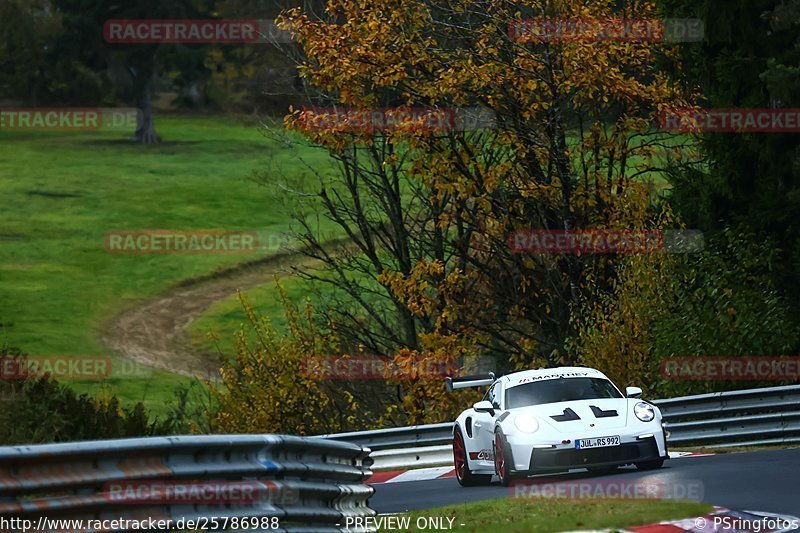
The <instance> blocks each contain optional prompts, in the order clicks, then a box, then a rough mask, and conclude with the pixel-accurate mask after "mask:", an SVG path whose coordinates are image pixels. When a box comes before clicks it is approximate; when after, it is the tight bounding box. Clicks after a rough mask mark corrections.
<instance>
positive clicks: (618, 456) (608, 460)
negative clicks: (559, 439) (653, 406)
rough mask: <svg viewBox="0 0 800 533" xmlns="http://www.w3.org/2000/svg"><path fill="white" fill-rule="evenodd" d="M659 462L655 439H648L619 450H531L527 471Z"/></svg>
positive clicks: (618, 448) (609, 448) (625, 445)
mask: <svg viewBox="0 0 800 533" xmlns="http://www.w3.org/2000/svg"><path fill="white" fill-rule="evenodd" d="M660 458H661V455H660V454H659V451H658V445H657V444H656V439H655V437H648V438H645V439H642V440H638V441H635V442H628V443H624V444H620V445H619V446H608V447H605V448H589V449H587V450H576V449H575V448H569V449H534V450H533V451H532V452H531V456H530V461H529V463H528V470H529V471H530V472H546V471H554V470H556V471H557V470H566V469H570V468H589V467H604V466H617V465H625V464H631V463H640V462H645V461H655V460H658V459H660Z"/></svg>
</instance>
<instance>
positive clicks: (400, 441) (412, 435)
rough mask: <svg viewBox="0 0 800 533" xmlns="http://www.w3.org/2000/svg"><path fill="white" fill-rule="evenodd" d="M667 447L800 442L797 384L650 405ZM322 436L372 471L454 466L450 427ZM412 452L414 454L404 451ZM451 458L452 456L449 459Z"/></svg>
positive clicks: (712, 394)
mask: <svg viewBox="0 0 800 533" xmlns="http://www.w3.org/2000/svg"><path fill="white" fill-rule="evenodd" d="M652 403H653V404H655V405H657V406H658V407H659V409H660V410H661V413H662V415H663V418H664V423H665V426H666V428H667V431H668V432H669V437H668V439H667V442H668V444H669V445H670V446H685V445H702V446H705V447H720V448H721V447H729V446H751V445H764V444H782V443H794V442H800V385H791V386H786V387H768V388H761V389H749V390H740V391H730V392H715V393H711V394H699V395H695V396H684V397H681V398H669V399H664V400H653V401H652ZM321 437H324V438H327V439H331V440H337V441H344V442H351V443H355V444H360V445H362V446H369V447H370V448H371V449H373V450H380V452H373V454H372V457H373V458H374V461H375V462H374V465H373V467H374V468H375V469H382V468H398V467H413V466H438V465H446V464H450V463H451V462H452V456H449V457H446V454H445V453H444V452H445V450H446V449H447V448H446V446H449V445H450V444H451V441H452V438H453V424H452V423H444V424H428V425H420V426H408V427H402V428H392V429H380V430H376V431H356V432H350V433H336V434H331V435H321ZM408 448H412V449H408ZM450 455H452V454H450Z"/></svg>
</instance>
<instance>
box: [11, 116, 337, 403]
mask: <svg viewBox="0 0 800 533" xmlns="http://www.w3.org/2000/svg"><path fill="white" fill-rule="evenodd" d="M156 120H157V121H156V124H157V128H158V131H159V134H160V135H161V136H162V137H163V140H164V142H163V144H161V145H158V146H152V147H144V146H141V145H137V144H131V143H130V142H128V140H127V138H126V135H130V134H129V133H120V132H92V133H85V132H69V133H67V132H58V133H54V132H48V133H24V132H8V131H6V132H0V195H2V197H3V203H4V209H3V210H2V211H0V301H2V305H0V323H1V324H2V326H0V342H4V343H7V344H9V345H12V346H17V347H19V348H20V349H22V350H23V351H25V352H27V353H28V354H30V355H32V356H53V355H59V356H61V355H68V356H69V355H107V354H105V353H104V348H103V346H101V345H100V344H99V342H98V340H97V332H98V330H100V329H101V328H102V327H103V325H104V324H105V323H106V322H107V321H108V320H110V319H111V318H112V317H113V316H114V315H115V314H116V313H118V312H119V311H121V310H123V309H124V308H126V307H129V306H131V305H133V304H134V303H135V302H137V301H139V300H141V299H143V298H146V297H148V296H153V295H156V294H159V293H161V292H163V291H164V290H166V289H167V288H169V287H170V286H173V285H174V284H176V283H177V282H178V281H180V280H184V279H187V278H192V277H195V276H200V275H204V274H208V273H210V272H212V271H214V270H215V269H218V268H220V267H224V266H228V265H232V264H235V263H238V262H241V261H245V260H251V259H253V258H254V255H253V254H237V255H211V254H191V255H116V254H110V253H107V252H106V251H105V250H104V242H103V238H104V234H105V233H106V232H107V231H110V230H126V229H180V230H191V229H223V230H239V229H248V230H249V229H253V230H261V231H264V232H267V233H268V234H270V235H272V234H276V235H281V234H282V233H283V232H285V231H286V230H287V229H288V228H289V224H290V218H289V205H288V204H289V202H288V201H287V193H286V192H285V191H284V190H282V189H280V188H279V187H278V182H279V180H280V179H281V178H282V177H283V176H291V177H292V178H296V179H301V178H302V177H303V175H304V173H308V172H309V170H307V169H306V167H305V165H303V164H301V162H300V159H299V158H298V156H297V154H296V153H295V152H294V151H292V150H291V149H289V148H288V147H287V146H286V145H284V144H281V143H279V142H278V141H276V140H274V139H272V138H269V137H268V136H265V135H264V134H263V133H262V132H261V131H259V129H258V127H257V124H256V123H255V122H254V121H253V122H251V123H249V124H246V123H245V122H244V121H242V120H237V119H234V118H229V119H222V118H205V117H174V116H168V117H157V119H156ZM301 155H302V157H303V159H304V160H305V161H307V162H309V163H311V164H312V165H313V166H314V168H318V169H322V170H323V171H333V167H332V165H331V163H330V160H329V159H328V158H327V155H326V154H325V153H323V152H322V151H319V150H311V149H305V148H304V149H302V152H301ZM254 171H260V172H262V173H264V172H265V173H266V176H267V178H268V180H267V183H256V181H255V180H253V179H251V178H252V176H253V172H254ZM272 178H274V182H272V181H271V180H272ZM261 253H264V254H266V253H270V252H269V251H264V252H259V254H261ZM184 381H185V380H184V378H180V377H177V376H175V375H173V374H170V373H167V372H162V371H157V372H147V373H145V375H143V376H141V379H115V378H114V377H113V374H112V378H111V379H109V380H107V381H105V382H104V383H105V385H106V386H111V388H112V389H113V390H114V391H115V392H117V393H119V394H120V396H121V397H122V398H123V399H125V400H128V401H130V400H135V401H139V400H142V401H144V402H145V403H146V405H148V406H149V407H154V408H155V409H156V410H157V411H158V410H160V408H161V407H162V406H163V405H164V402H165V401H167V400H168V399H170V398H171V397H172V390H173V389H174V386H175V385H177V384H179V383H182V382H184ZM100 383H101V382H84V383H80V382H75V383H74V385H75V386H76V387H77V388H78V389H79V390H80V389H82V390H89V391H92V390H94V389H97V388H99V387H101V386H103V385H101V384H100Z"/></svg>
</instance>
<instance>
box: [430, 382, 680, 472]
mask: <svg viewBox="0 0 800 533" xmlns="http://www.w3.org/2000/svg"><path fill="white" fill-rule="evenodd" d="M445 383H446V386H447V390H448V391H452V390H454V389H459V388H464V387H478V386H485V385H490V387H489V390H488V391H487V392H486V395H485V396H484V398H483V400H481V401H480V402H477V403H476V404H475V405H473V406H472V408H471V409H467V410H466V411H464V412H462V413H461V415H460V416H459V417H458V418H457V419H456V423H455V425H454V426H453V458H454V462H455V470H456V478H457V479H458V482H459V483H460V484H461V485H462V486H469V485H480V484H487V483H489V482H490V481H491V478H492V475H493V474H496V475H497V476H498V478H499V479H500V482H501V483H502V484H503V485H508V484H509V483H511V481H512V480H514V479H515V478H519V477H524V476H528V475H532V474H539V473H546V472H563V471H567V470H570V469H573V468H587V469H588V470H589V471H597V472H607V471H611V470H614V469H616V468H617V467H619V466H622V465H627V464H633V465H636V467H637V468H639V469H644V470H649V469H655V468H660V467H661V466H662V465H663V463H664V460H665V459H667V457H668V455H667V445H666V439H665V432H664V428H663V426H662V423H661V412H660V411H659V410H658V408H657V407H656V406H655V405H653V404H651V403H648V402H646V401H643V400H642V399H641V396H642V390H641V389H640V388H638V387H628V388H627V389H626V390H625V394H624V395H623V394H622V392H620V390H619V389H618V388H617V387H616V385H614V384H613V383H612V382H611V380H609V379H608V378H607V377H606V376H605V375H604V374H603V373H602V372H600V371H598V370H594V369H592V368H584V367H562V368H552V369H540V370H527V371H523V372H515V373H512V374H507V375H505V376H502V377H500V378H497V379H495V376H494V375H493V374H489V375H487V376H470V377H463V378H446V379H445Z"/></svg>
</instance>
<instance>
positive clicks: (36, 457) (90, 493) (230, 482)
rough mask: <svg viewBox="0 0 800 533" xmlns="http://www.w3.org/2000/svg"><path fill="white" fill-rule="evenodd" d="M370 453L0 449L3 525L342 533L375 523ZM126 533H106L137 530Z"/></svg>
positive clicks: (230, 438)
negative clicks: (163, 523)
mask: <svg viewBox="0 0 800 533" xmlns="http://www.w3.org/2000/svg"><path fill="white" fill-rule="evenodd" d="M369 453H370V450H369V449H368V448H365V447H362V446H358V445H356V444H351V443H347V442H336V441H332V440H325V439H319V438H303V437H292V436H281V435H225V436H222V435H209V436H181V437H155V438H139V439H123V440H107V441H87V442H76V443H65V444H48V445H36V446H6V447H0V521H2V520H9V519H12V518H15V519H18V520H30V521H31V523H32V524H39V525H41V522H38V521H39V520H40V519H42V517H46V519H48V520H58V519H72V520H78V519H81V520H84V521H87V520H115V519H127V520H143V519H145V520H146V519H148V518H152V519H153V520H171V521H172V522H171V523H172V524H173V527H175V524H178V525H181V524H187V522H188V521H189V520H194V521H195V523H196V524H201V523H204V522H203V521H204V520H205V521H206V523H207V524H211V523H212V522H209V520H211V519H216V523H215V525H214V527H213V528H212V527H211V526H208V527H206V529H207V530H208V529H212V530H214V531H227V530H235V529H239V528H237V527H234V526H235V525H236V523H237V522H238V524H242V520H244V519H246V520H248V522H247V526H248V527H247V530H248V531H251V532H253V531H275V530H276V528H275V527H274V526H276V525H277V526H278V528H277V530H278V531H341V530H343V529H344V527H345V523H346V521H347V519H348V518H351V519H353V518H355V517H369V516H375V511H373V510H372V509H370V508H369V507H368V499H369V497H370V496H371V495H372V494H373V489H372V488H371V487H369V486H368V485H366V484H364V480H365V479H367V478H368V477H369V476H370V475H372V472H371V470H370V465H371V462H372V461H371V459H369ZM263 520H266V521H263ZM270 520H272V522H270ZM6 523H7V522H6ZM17 523H18V524H19V523H20V522H17ZM85 523H87V524H89V525H91V523H88V522H85ZM51 524H52V523H51ZM120 524H121V523H120V522H117V525H120ZM111 525H113V524H111ZM124 525H126V526H127V527H110V529H108V530H114V531H126V530H129V529H131V530H134V529H138V528H135V527H131V523H130V522H129V523H127V524H124ZM265 526H266V527H265ZM54 529H55V527H53V526H52V525H51V527H44V528H43V529H42V528H39V530H40V531H42V530H43V531H47V530H54ZM93 529H94V528H84V529H82V531H87V530H88V531H91V530H93ZM181 529H194V528H190V527H184V528H181ZM198 529H200V528H199V527H198ZM353 529H357V528H353V527H352V526H351V527H350V528H349V529H348V531H352V530H353ZM4 530H6V529H4ZM30 530H33V528H30ZM94 530H96V529H94Z"/></svg>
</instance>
